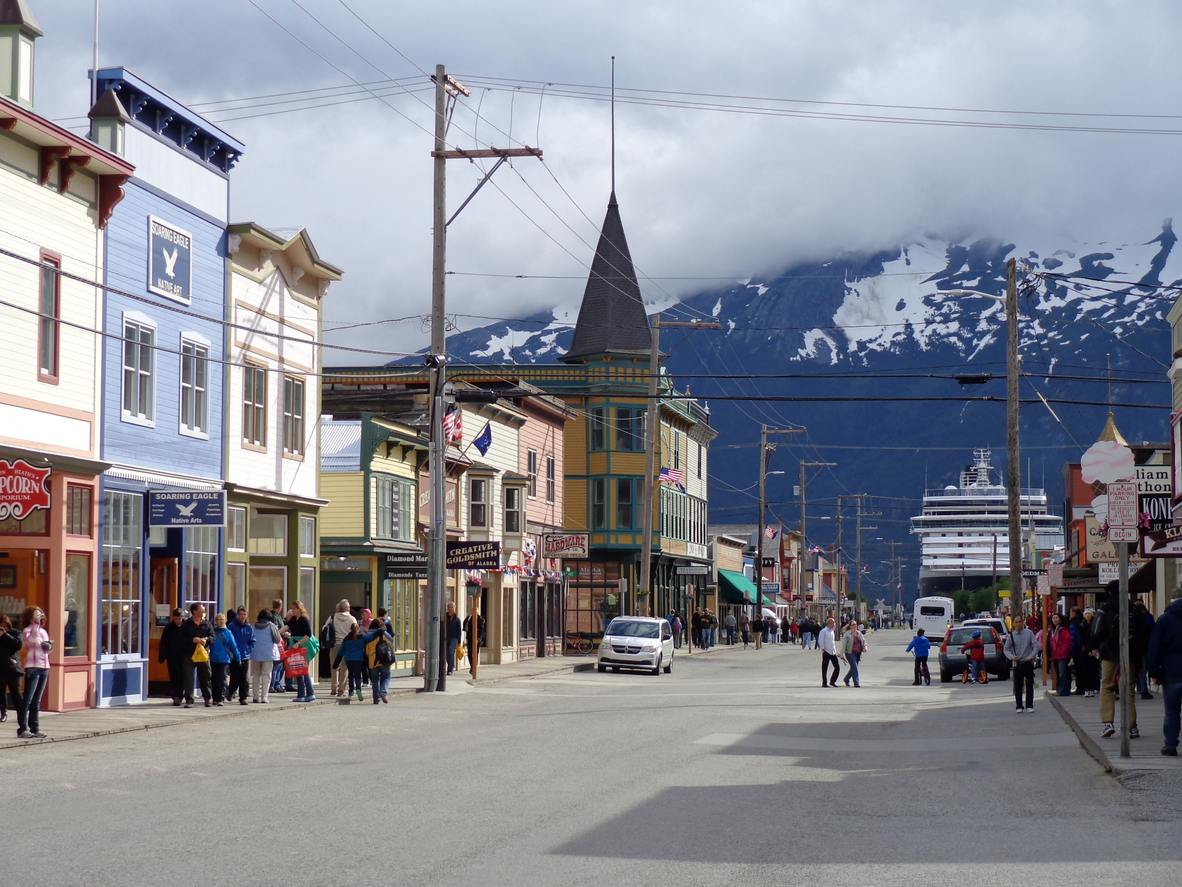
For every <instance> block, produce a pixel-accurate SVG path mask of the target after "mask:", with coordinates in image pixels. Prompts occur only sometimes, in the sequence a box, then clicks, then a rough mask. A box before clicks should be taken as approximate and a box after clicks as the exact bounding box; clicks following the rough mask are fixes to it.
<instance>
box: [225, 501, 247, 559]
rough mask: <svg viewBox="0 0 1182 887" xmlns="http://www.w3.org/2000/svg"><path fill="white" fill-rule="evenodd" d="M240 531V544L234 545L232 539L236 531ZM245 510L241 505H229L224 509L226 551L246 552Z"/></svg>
mask: <svg viewBox="0 0 1182 887" xmlns="http://www.w3.org/2000/svg"><path fill="white" fill-rule="evenodd" d="M239 529H241V531H242V544H241V545H235V544H234V542H235V540H234V537H235V536H236V535H237V531H238V530H239ZM246 545H247V542H246V508H245V507H244V506H242V505H230V506H228V507H227V508H226V550H227V551H246Z"/></svg>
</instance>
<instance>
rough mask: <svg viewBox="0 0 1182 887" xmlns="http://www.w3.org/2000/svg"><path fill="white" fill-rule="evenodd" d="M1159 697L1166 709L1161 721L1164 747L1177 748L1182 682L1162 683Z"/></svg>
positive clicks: (1181, 713) (1181, 715)
mask: <svg viewBox="0 0 1182 887" xmlns="http://www.w3.org/2000/svg"><path fill="white" fill-rule="evenodd" d="M1161 695H1162V699H1163V700H1164V702H1165V707H1166V711H1165V718H1164V720H1163V721H1162V733H1163V734H1165V740H1166V741H1165V747H1166V748H1177V747H1178V733H1179V731H1180V730H1182V681H1174V682H1173V683H1171V682H1170V681H1162V685H1161Z"/></svg>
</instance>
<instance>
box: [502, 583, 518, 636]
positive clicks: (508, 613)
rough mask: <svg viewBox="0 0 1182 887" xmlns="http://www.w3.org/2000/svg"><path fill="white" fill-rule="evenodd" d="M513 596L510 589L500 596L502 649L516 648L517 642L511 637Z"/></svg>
mask: <svg viewBox="0 0 1182 887" xmlns="http://www.w3.org/2000/svg"><path fill="white" fill-rule="evenodd" d="M514 597H515V595H514V594H513V589H512V588H506V589H504V593H503V594H502V595H501V646H502V647H516V646H517V640H516V638H514V637H513V633H514V632H513V628H514V624H513V623H514V622H515V620H514V618H513V609H514V608H513V598H514Z"/></svg>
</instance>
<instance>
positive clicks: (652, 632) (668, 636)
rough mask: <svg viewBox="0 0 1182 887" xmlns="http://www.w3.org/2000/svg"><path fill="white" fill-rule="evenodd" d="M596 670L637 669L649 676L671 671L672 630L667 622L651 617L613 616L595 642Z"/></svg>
mask: <svg viewBox="0 0 1182 887" xmlns="http://www.w3.org/2000/svg"><path fill="white" fill-rule="evenodd" d="M596 668H597V669H598V670H599V671H600V672H605V671H607V670H608V669H609V668H610V669H611V670H612V671H619V670H620V669H621V668H640V669H644V670H645V671H648V672H650V673H651V674H660V673H661V670H662V669H664V671H665V674H669V673H670V672H672V671H673V629H672V628H670V626H669V620H667V619H656V618H653V617H652V616H617V617H616V618H615V619H613V620H612V621H611V622H609V623H608V626H607V628H606V629H604V632H603V640H602V641H600V642H599V654H598V658H597V662H596Z"/></svg>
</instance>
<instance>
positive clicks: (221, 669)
mask: <svg viewBox="0 0 1182 887" xmlns="http://www.w3.org/2000/svg"><path fill="white" fill-rule="evenodd" d="M241 658H242V657H241V656H240V655H239V654H238V644H237V643H236V642H235V640H234V633H233V632H232V631H230V629H228V628H227V627H226V614H225V613H218V614H217V615H216V616H214V617H213V643H212V644H210V646H209V665H210V670H211V671H212V672H213V704H214V705H217V706H220V705H221V704H222V699H223V698H224V697H225V695H226V676H227V675H228V674H229V673H230V665H231V663H235V662H238V661H240V660H241Z"/></svg>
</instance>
